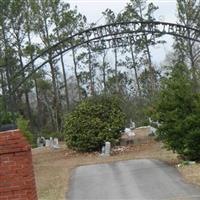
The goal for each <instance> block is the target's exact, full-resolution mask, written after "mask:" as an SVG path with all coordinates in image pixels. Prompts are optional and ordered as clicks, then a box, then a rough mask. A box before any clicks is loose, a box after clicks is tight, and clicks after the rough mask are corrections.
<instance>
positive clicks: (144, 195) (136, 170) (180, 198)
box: [68, 159, 200, 200]
mask: <svg viewBox="0 0 200 200" xmlns="http://www.w3.org/2000/svg"><path fill="white" fill-rule="evenodd" d="M68 199H69V200H75V199H76V200H83V199H85V200H86V199H87V200H89V199H90V200H95V199H101V200H104V199H105V200H106V199H107V200H108V199H113V200H117V199H121V200H122V199H132V200H190V199H191V200H197V199H198V200H200V188H199V187H197V186H194V185H191V184H186V183H185V182H184V181H183V180H182V178H181V176H180V174H179V173H178V171H177V170H176V169H175V168H174V167H171V166H169V165H167V164H165V163H163V162H161V161H156V160H146V159H143V160H131V161H120V162H115V163H112V164H99V165H89V166H81V167H77V168H76V169H75V170H74V172H73V175H72V177H71V180H70V187H69V193H68Z"/></svg>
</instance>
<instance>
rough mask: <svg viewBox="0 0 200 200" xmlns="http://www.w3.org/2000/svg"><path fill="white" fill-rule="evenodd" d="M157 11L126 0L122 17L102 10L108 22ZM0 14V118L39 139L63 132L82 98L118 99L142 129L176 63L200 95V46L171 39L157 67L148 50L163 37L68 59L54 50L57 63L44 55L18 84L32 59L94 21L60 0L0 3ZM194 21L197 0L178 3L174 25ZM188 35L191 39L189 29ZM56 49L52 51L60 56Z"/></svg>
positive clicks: (78, 51) (140, 0)
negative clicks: (23, 124)
mask: <svg viewBox="0 0 200 200" xmlns="http://www.w3.org/2000/svg"><path fill="white" fill-rule="evenodd" d="M157 9H159V8H157V7H156V6H155V5H154V4H153V3H149V4H148V3H147V1H146V0H130V2H129V3H128V4H127V5H126V6H125V7H124V9H123V10H122V11H121V12H120V13H114V12H113V11H112V10H111V9H107V10H105V11H103V12H102V13H103V16H104V19H105V23H107V24H109V23H116V22H122V21H123V22H126V21H147V20H148V21H155V20H156V19H155V17H154V13H155V12H156V10H157ZM0 10H1V13H0V29H1V31H0V47H1V48H0V88H1V95H0V110H1V118H2V119H3V118H6V117H5V115H7V113H19V114H20V115H22V116H23V117H24V118H26V119H28V120H30V127H31V130H32V132H33V133H35V134H37V135H50V134H51V133H59V132H62V130H63V125H64V116H65V115H66V114H67V113H69V112H71V111H72V110H73V108H74V107H75V106H76V105H77V104H78V103H79V102H80V101H82V100H83V99H84V98H86V97H88V96H97V95H100V94H106V95H112V94H115V95H118V96H119V97H120V98H121V101H122V105H123V110H124V112H125V113H126V119H127V123H128V120H129V119H133V120H134V121H135V122H136V125H144V124H145V123H146V122H147V119H148V116H147V114H146V112H147V110H148V111H149V110H150V111H151V106H152V104H153V103H154V102H155V100H156V97H157V95H158V94H159V91H160V88H161V82H162V80H163V79H165V77H167V74H170V72H171V70H173V67H174V66H175V64H176V63H177V62H182V63H184V64H185V65H186V66H187V68H188V70H189V71H190V72H191V80H192V83H193V87H192V88H193V92H199V84H200V81H199V80H200V79H199V78H200V77H199V72H200V71H199V69H200V45H199V44H198V43H197V42H194V41H191V40H187V39H184V38H178V37H177V38H175V37H174V38H175V40H174V43H173V50H172V52H169V54H168V55H166V61H165V62H164V63H162V64H161V65H160V66H156V65H155V64H154V62H153V59H152V53H151V48H152V47H155V46H156V45H159V44H164V43H165V42H167V41H164V39H163V38H162V35H156V40H153V39H152V38H151V37H149V36H148V35H147V34H146V33H144V34H143V37H142V38H140V39H138V40H137V41H136V43H135V44H130V45H128V46H125V47H116V48H113V49H103V50H100V49H90V48H89V47H88V46H87V45H83V46H82V47H81V48H74V49H72V50H71V51H70V52H68V53H67V54H63V53H60V56H59V57H57V58H56V59H54V58H53V52H52V51H51V50H49V51H48V54H47V55H45V56H42V57H41V58H40V60H41V61H46V60H47V61H48V62H47V63H46V65H45V66H43V68H41V69H39V70H38V71H36V72H35V73H33V75H32V76H31V77H30V78H29V79H27V80H26V81H24V82H23V79H24V78H25V77H26V75H27V74H28V73H30V72H31V71H34V70H35V69H36V68H37V66H38V65H39V62H38V61H37V62H31V65H29V67H28V68H24V66H25V65H26V64H27V63H28V62H30V61H31V60H33V58H34V57H36V56H37V55H39V54H40V53H41V52H43V51H44V50H46V49H48V48H49V47H51V46H52V45H53V44H55V43H57V42H59V41H61V40H62V39H63V38H66V37H69V36H71V35H73V34H75V33H78V32H79V31H82V30H85V29H87V28H92V27H95V26H96V24H95V22H94V23H92V24H89V23H87V19H86V17H85V16H84V15H82V14H81V13H79V11H78V10H77V8H73V9H72V8H70V5H69V4H68V3H64V2H63V1H62V0H0ZM199 19H200V3H199V1H198V0H177V20H178V23H179V24H182V25H185V26H189V27H193V28H197V29H199V27H200V20H199ZM187 34H188V36H190V32H188V33H187ZM62 48H64V47H60V49H58V50H57V51H59V52H62ZM19 72H20V74H19ZM21 82H23V84H22V85H21V86H20V87H17V86H18V85H19V83H21ZM147 108H148V109H147ZM149 108H150V109H149ZM12 117H13V118H15V116H14V115H12ZM2 119H1V120H2ZM1 123H2V121H1Z"/></svg>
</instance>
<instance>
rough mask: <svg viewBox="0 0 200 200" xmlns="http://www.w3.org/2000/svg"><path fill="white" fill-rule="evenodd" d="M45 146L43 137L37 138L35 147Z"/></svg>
mask: <svg viewBox="0 0 200 200" xmlns="http://www.w3.org/2000/svg"><path fill="white" fill-rule="evenodd" d="M45 144H46V141H45V138H44V137H38V138H37V146H38V147H44V146H45Z"/></svg>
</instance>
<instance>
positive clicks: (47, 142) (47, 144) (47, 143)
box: [46, 139, 50, 147]
mask: <svg viewBox="0 0 200 200" xmlns="http://www.w3.org/2000/svg"><path fill="white" fill-rule="evenodd" d="M49 146H50V140H48V139H47V140H46V147H49Z"/></svg>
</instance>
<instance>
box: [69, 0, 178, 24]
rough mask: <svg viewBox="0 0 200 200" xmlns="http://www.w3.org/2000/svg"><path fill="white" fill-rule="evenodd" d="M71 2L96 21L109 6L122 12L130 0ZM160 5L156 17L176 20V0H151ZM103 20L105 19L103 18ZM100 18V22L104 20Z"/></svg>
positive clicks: (89, 19)
mask: <svg viewBox="0 0 200 200" xmlns="http://www.w3.org/2000/svg"><path fill="white" fill-rule="evenodd" d="M65 1H66V2H68V3H70V5H71V6H72V7H74V6H77V7H78V10H79V12H80V13H82V14H84V15H85V16H86V17H87V19H88V22H96V21H98V20H99V19H100V18H101V16H102V12H103V11H105V10H106V9H107V8H110V9H111V10H113V11H115V12H116V13H117V12H120V11H122V10H123V8H124V7H125V5H126V3H128V2H129V0H65ZM150 2H153V3H154V4H155V5H156V6H158V7H159V10H158V11H157V14H156V17H157V18H158V19H161V20H162V21H163V20H164V21H166V22H167V21H168V22H176V17H175V9H176V0H151V1H148V3H150ZM102 20H103V19H102ZM102 20H100V22H101V21H102Z"/></svg>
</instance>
